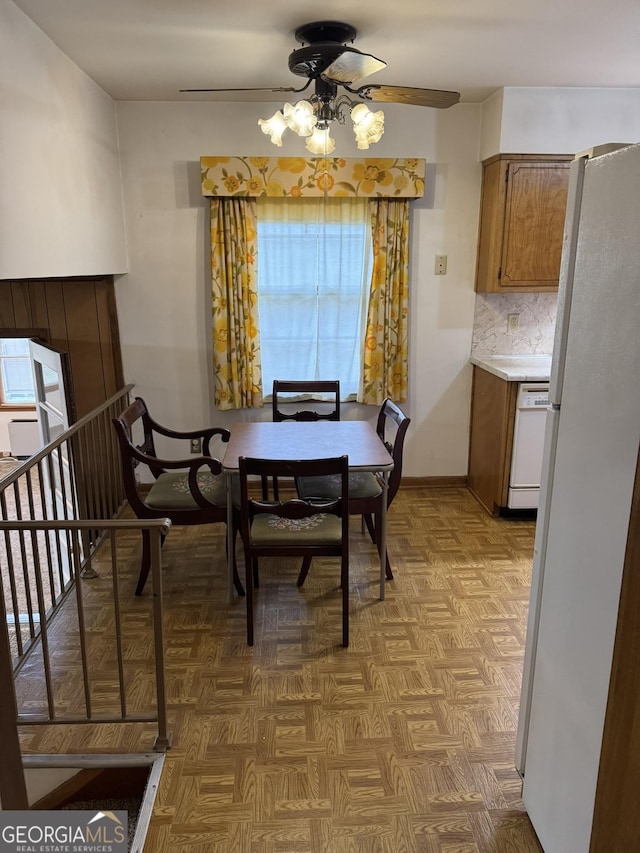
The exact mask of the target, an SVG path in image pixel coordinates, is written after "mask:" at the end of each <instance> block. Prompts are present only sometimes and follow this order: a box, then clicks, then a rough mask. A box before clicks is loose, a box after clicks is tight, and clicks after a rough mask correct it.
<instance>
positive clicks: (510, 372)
mask: <svg viewBox="0 0 640 853" xmlns="http://www.w3.org/2000/svg"><path fill="white" fill-rule="evenodd" d="M471 364H475V365H476V366H477V367H481V368H482V369H483V370H487V371H489V373H493V374H494V376H499V377H500V379H506V380H507V382H544V381H548V379H549V376H550V374H551V356H550V355H476V356H472V357H471Z"/></svg>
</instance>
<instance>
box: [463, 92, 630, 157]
mask: <svg viewBox="0 0 640 853" xmlns="http://www.w3.org/2000/svg"><path fill="white" fill-rule="evenodd" d="M496 101H497V99H491V98H490V99H488V101H487V102H486V104H487V107H490V111H486V112H485V115H484V117H483V124H484V123H485V122H486V125H487V128H486V130H485V128H484V127H483V137H482V145H481V152H480V157H481V159H482V160H484V159H486V158H487V157H491V156H493V155H494V154H498V153H504V154H577V153H578V152H579V151H584V150H585V149H587V148H592V147H593V146H594V145H600V144H602V143H604V142H638V141H640V89H639V88H635V89H597V88H594V89H582V88H572V89H568V88H561V87H557V88H544V87H540V88H522V87H508V88H505V89H503V90H502V99H501V103H500V104H498V103H497V102H496ZM498 106H500V109H498ZM498 126H499V133H496V129H497V127H498ZM496 144H497V146H498V147H496Z"/></svg>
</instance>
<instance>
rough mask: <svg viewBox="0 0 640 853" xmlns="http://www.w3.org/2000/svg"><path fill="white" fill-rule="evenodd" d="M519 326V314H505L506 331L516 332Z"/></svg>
mask: <svg viewBox="0 0 640 853" xmlns="http://www.w3.org/2000/svg"><path fill="white" fill-rule="evenodd" d="M519 328H520V315H519V314H507V333H513V332H517V331H518V329H519Z"/></svg>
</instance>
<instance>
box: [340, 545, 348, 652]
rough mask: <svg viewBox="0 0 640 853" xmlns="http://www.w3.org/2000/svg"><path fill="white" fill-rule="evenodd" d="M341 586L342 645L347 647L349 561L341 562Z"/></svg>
mask: <svg viewBox="0 0 640 853" xmlns="http://www.w3.org/2000/svg"><path fill="white" fill-rule="evenodd" d="M340 583H341V585H342V645H343V646H344V647H345V648H347V646H348V645H349V560H348V559H346V560H345V559H344V558H343V560H342V566H341V571H340Z"/></svg>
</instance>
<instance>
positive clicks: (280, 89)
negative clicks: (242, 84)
mask: <svg viewBox="0 0 640 853" xmlns="http://www.w3.org/2000/svg"><path fill="white" fill-rule="evenodd" d="M308 85H309V83H307V85H306V86H303V87H302V89H295V88H294V87H293V86H278V87H277V88H275V89H274V88H271V87H269V86H265V87H263V88H253V87H250V88H248V89H180V90H179V91H180V92H304V90H305V89H306V88H307V86H308Z"/></svg>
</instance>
